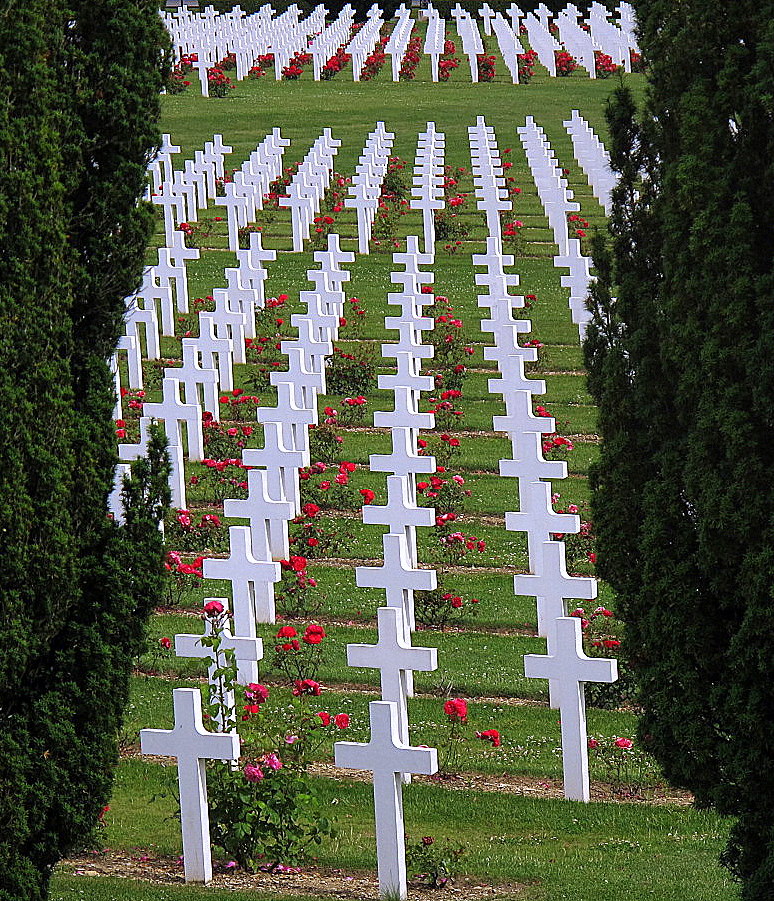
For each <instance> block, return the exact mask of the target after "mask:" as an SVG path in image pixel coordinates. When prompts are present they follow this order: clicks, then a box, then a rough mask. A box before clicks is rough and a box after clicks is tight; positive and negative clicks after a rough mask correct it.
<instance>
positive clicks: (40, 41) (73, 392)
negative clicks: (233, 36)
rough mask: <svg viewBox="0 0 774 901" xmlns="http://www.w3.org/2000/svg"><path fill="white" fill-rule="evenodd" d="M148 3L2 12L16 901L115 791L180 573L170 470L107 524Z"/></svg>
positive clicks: (2, 735)
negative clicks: (136, 669)
mask: <svg viewBox="0 0 774 901" xmlns="http://www.w3.org/2000/svg"><path fill="white" fill-rule="evenodd" d="M166 48H167V44H166V38H165V35H164V33H163V29H162V28H161V25H160V22H159V19H158V11H157V8H156V4H155V3H153V2H148V0H140V2H138V0H90V2H88V3H87V2H70V3H67V2H64V0H23V2H22V0H18V2H17V0H12V2H8V3H6V4H5V5H4V7H3V10H2V11H1V12H0V94H1V95H2V101H3V102H2V103H1V104H0V165H2V171H3V179H2V180H0V397H1V398H2V400H3V408H4V412H3V425H2V432H3V436H2V440H1V441H0V522H2V527H0V528H2V536H3V541H2V549H3V553H2V555H0V584H2V586H3V604H2V619H0V641H2V648H3V652H2V654H1V655H0V722H1V723H2V729H0V759H2V760H3V763H4V765H3V770H2V775H0V822H2V823H3V827H4V839H3V841H1V842H0V898H2V899H3V901H6V899H7V901H11V899H13V901H24V899H39V898H44V897H46V895H47V887H48V881H49V877H50V872H51V868H52V867H53V865H54V864H55V863H56V862H57V861H58V860H59V859H60V858H61V857H62V856H63V855H64V854H66V853H67V852H68V851H70V850H71V849H73V848H74V847H77V846H78V845H79V844H81V843H83V842H84V841H86V840H87V838H88V836H89V835H90V833H91V832H92V830H93V829H94V826H95V824H96V822H97V819H98V815H99V813H100V811H101V809H102V807H103V806H104V805H105V804H106V803H107V800H108V798H109V794H110V788H111V782H112V775H113V771H114V768H115V764H116V762H117V741H116V736H117V730H118V727H119V726H120V723H121V714H122V709H123V707H124V705H125V703H126V700H127V693H128V681H129V673H130V670H131V665H132V661H133V659H134V657H135V656H136V655H137V653H138V652H139V650H140V649H141V645H142V641H143V633H144V625H145V622H146V620H147V617H148V615H149V612H150V610H151V609H152V605H153V603H154V601H155V599H156V598H157V597H158V595H159V593H160V590H161V584H162V577H163V571H162V566H161V556H162V543H161V539H160V536H159V534H158V531H157V529H156V523H157V522H158V518H159V516H160V514H161V512H162V508H163V504H164V501H165V489H164V487H163V480H164V471H165V465H166V463H165V454H164V451H163V446H162V444H161V443H160V442H159V441H158V439H156V440H155V441H154V443H153V446H152V451H151V459H150V461H149V463H147V464H144V465H142V466H140V467H139V470H140V471H139V472H138V473H137V482H136V483H135V484H134V485H133V486H132V487H131V488H128V489H127V503H128V507H129V509H128V512H127V524H126V526H125V527H118V526H117V525H116V524H115V523H113V522H112V521H111V520H110V519H109V518H108V516H107V504H106V501H107V495H108V493H109V491H110V489H111V487H112V479H113V467H114V464H115V443H116V442H115V435H114V432H113V425H112V421H111V415H112V406H113V390H114V389H113V385H112V382H111V378H110V373H109V368H108V359H109V357H110V355H111V353H112V351H113V349H114V348H115V346H116V343H117V340H118V337H119V335H120V329H121V318H122V312H123V297H124V296H125V295H126V294H128V293H130V292H131V290H132V289H133V288H134V287H135V286H136V284H137V283H138V281H139V277H140V274H141V270H142V259H143V254H144V249H145V246H146V243H147V239H148V234H149V228H150V225H151V216H152V213H151V211H149V210H148V209H147V208H146V206H145V205H144V204H139V205H138V202H137V201H138V198H139V197H140V196H141V195H142V190H143V187H144V177H145V175H144V173H145V167H146V164H147V160H148V159H149V155H150V154H151V153H152V152H153V150H154V147H155V146H157V143H158V137H159V136H158V133H157V124H156V123H157V120H158V114H159V91H160V89H161V87H162V85H163V79H164V75H165V72H166V68H167V65H168V60H167V50H166Z"/></svg>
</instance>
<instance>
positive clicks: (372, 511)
mask: <svg viewBox="0 0 774 901" xmlns="http://www.w3.org/2000/svg"><path fill="white" fill-rule="evenodd" d="M363 522H364V523H366V524H370V525H380V526H388V527H389V529H390V534H391V535H403V536H405V539H406V549H407V551H408V556H409V559H410V562H411V565H412V566H416V565H417V558H416V557H417V540H416V528H417V526H432V525H434V524H435V510H434V509H433V508H432V507H418V506H417V502H416V489H414V490H413V491H412V487H411V485H410V484H409V478H408V476H405V475H404V476H387V503H386V504H366V505H365V506H364V507H363Z"/></svg>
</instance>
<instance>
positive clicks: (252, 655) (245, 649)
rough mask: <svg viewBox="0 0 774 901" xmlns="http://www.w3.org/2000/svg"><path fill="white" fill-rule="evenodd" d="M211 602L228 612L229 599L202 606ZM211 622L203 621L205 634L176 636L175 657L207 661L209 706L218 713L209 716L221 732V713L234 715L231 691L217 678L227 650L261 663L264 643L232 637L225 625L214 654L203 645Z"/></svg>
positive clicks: (215, 599) (209, 630)
mask: <svg viewBox="0 0 774 901" xmlns="http://www.w3.org/2000/svg"><path fill="white" fill-rule="evenodd" d="M210 601H220V603H221V604H223V608H224V610H226V611H227V610H228V598H205V599H204V604H205V605H206V604H208V603H209V602H210ZM212 635H213V631H212V620H211V619H210V618H209V617H205V618H204V635H185V634H178V635H175V654H176V655H177V656H178V657H198V658H200V659H207V660H208V666H207V674H208V678H209V682H210V704H216V705H217V706H218V708H219V710H218V711H217V712H216V713H215V715H214V716H213V717H212V719H213V722H215V723H217V725H218V731H219V732H223V731H225V729H224V720H223V716H222V714H225V715H226V716H229V715H235V710H234V704H235V699H234V691H233V689H231V688H228V687H227V686H226V684H225V683H224V681H223V677H222V676H219V675H218V670H223V669H224V668H225V667H226V666H228V658H227V657H226V653H225V652H226V651H233V652H234V657H235V658H238V659H241V660H256V661H257V660H261V659H262V658H263V642H262V641H261V639H260V638H241V637H239V636H236V637H235V636H233V635H232V634H231V629H230V628H229V626H228V625H224V626H223V627H222V628H221V629H220V636H219V637H220V647H219V648H218V651H217V652H216V651H215V649H214V648H212V647H208V646H207V645H205V644H203V643H202V638H211V637H212Z"/></svg>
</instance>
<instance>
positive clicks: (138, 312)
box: [124, 294, 161, 360]
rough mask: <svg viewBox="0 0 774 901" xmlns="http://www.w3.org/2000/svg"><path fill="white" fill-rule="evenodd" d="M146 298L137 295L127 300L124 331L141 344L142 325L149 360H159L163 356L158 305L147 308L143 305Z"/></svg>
mask: <svg viewBox="0 0 774 901" xmlns="http://www.w3.org/2000/svg"><path fill="white" fill-rule="evenodd" d="M143 303H144V298H142V297H140V296H139V295H137V294H134V295H132V296H131V297H127V298H126V314H125V321H124V329H125V331H126V334H127V335H130V336H131V337H133V338H134V339H135V341H137V343H138V345H139V346H140V347H142V344H141V343H140V325H143V326H144V328H145V352H146V355H147V357H148V359H149V360H158V359H159V357H160V356H161V350H160V347H159V320H158V316H157V315H156V305H155V304H154V303H151V304H150V305H149V306H148V307H147V308H146V307H145V306H144V305H143ZM141 352H142V351H141Z"/></svg>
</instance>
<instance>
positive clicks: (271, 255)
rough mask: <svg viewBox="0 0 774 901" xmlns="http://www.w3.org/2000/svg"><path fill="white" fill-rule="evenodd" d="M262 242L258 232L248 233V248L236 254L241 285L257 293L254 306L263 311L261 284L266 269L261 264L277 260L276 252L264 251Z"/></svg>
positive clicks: (262, 285)
mask: <svg viewBox="0 0 774 901" xmlns="http://www.w3.org/2000/svg"><path fill="white" fill-rule="evenodd" d="M262 241H263V238H262V236H261V233H260V232H250V246H249V247H248V248H247V249H246V250H238V251H237V252H236V253H237V260H239V270H240V272H241V273H242V283H243V284H245V285H248V286H249V287H251V288H254V289H255V290H256V291H257V292H258V300H257V302H256V306H257V307H258V308H259V309H263V306H264V303H265V296H264V284H263V283H264V282H265V281H266V269H265V267H264V266H263V263H266V262H273V261H274V260H276V259H277V251H276V250H264V249H263V244H262Z"/></svg>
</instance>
